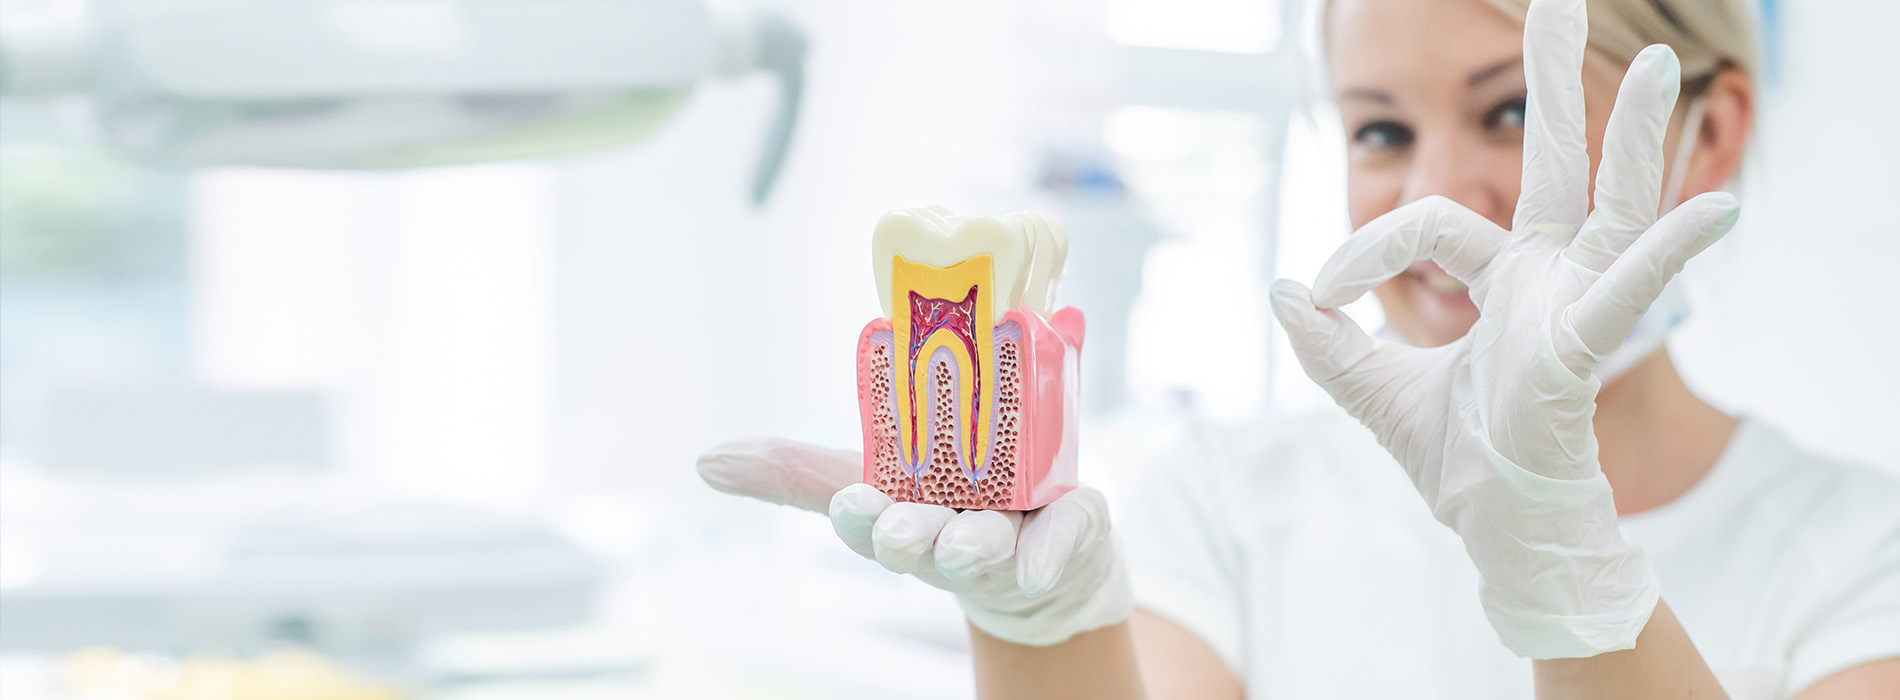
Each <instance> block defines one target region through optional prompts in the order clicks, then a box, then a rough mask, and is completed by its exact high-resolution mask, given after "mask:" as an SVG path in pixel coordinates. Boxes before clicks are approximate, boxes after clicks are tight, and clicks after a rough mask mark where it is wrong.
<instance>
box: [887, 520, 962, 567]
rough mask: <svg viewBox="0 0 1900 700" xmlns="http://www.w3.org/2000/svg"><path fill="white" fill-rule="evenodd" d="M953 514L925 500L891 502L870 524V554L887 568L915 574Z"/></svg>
mask: <svg viewBox="0 0 1900 700" xmlns="http://www.w3.org/2000/svg"><path fill="white" fill-rule="evenodd" d="M956 514H957V512H956V511H954V510H951V509H949V508H945V507H943V506H933V505H930V504H927V503H892V504H891V506H890V507H889V508H885V509H884V512H883V514H881V515H879V516H878V517H877V522H876V523H875V524H873V525H872V526H871V553H872V556H873V557H874V558H876V559H877V563H879V564H883V565H884V568H886V569H890V570H892V571H895V572H897V573H900V574H914V573H917V571H918V569H919V567H918V562H920V561H921V560H922V559H923V556H924V554H926V553H928V552H930V550H931V547H933V546H934V545H935V544H936V542H937V533H939V532H942V531H943V526H944V525H946V524H949V522H950V519H951V518H953V517H956Z"/></svg>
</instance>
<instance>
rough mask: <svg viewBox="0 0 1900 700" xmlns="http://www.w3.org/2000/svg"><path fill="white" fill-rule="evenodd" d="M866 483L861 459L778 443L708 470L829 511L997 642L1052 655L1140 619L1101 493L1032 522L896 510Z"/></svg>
mask: <svg viewBox="0 0 1900 700" xmlns="http://www.w3.org/2000/svg"><path fill="white" fill-rule="evenodd" d="M863 473H864V461H863V458H862V457H861V456H860V455H859V454H858V453H857V452H848V451H843V450H831V449H826V448H823V447H818V446H816V445H808V444H805V443H801V442H794V441H791V440H778V439H772V438H751V439H746V440H735V441H732V442H728V443H725V444H723V445H720V446H718V447H715V448H713V450H712V451H710V452H707V453H706V454H704V455H702V456H700V458H699V476H700V478H703V479H705V480H706V483H707V484H709V485H711V486H712V487H713V488H715V489H718V490H720V491H724V492H726V493H731V494H738V495H741V496H751V497H753V498H758V499H762V500H766V501H771V502H773V503H782V504H785V505H789V506H795V507H798V508H803V509H805V510H810V511H815V512H820V513H823V512H826V511H827V510H828V511H829V512H830V515H831V526H832V529H834V530H836V531H837V533H838V537H839V538H841V539H843V540H844V542H845V544H847V545H850V547H851V549H853V550H856V551H857V552H858V553H859V554H862V555H864V556H866V557H869V558H871V559H875V560H877V562H878V563H879V564H883V565H884V568H887V569H890V570H891V571H895V572H897V573H900V574H911V575H913V576H916V577H917V578H919V579H922V580H923V581H924V582H925V583H928V584H930V585H932V586H936V587H937V588H941V589H943V590H946V591H949V592H951V593H954V594H956V596H957V602H959V603H960V604H962V606H963V612H964V614H965V615H966V616H968V617H969V618H970V622H971V623H972V624H975V625H976V626H977V627H978V628H979V629H982V630H983V631H984V632H987V633H989V634H990V636H993V637H996V638H998V639H1001V640H1004V641H1008V642H1015V643H1017V644H1027V645H1031V646H1048V645H1051V644H1056V643H1058V642H1062V641H1064V640H1067V639H1068V638H1070V637H1073V636H1075V635H1076V634H1079V633H1082V632H1087V631H1089V630H1093V629H1097V628H1100V627H1106V626H1109V625H1112V624H1115V623H1118V622H1121V621H1123V620H1126V619H1128V616H1129V614H1130V613H1131V612H1133V610H1134V598H1133V596H1132V595H1131V594H1130V592H1129V589H1128V577H1127V575H1126V573H1125V572H1124V571H1123V570H1122V563H1121V557H1120V556H1119V555H1118V554H1117V553H1116V550H1115V543H1114V540H1113V539H1112V538H1111V537H1110V536H1109V525H1108V504H1107V503H1106V502H1105V501H1103V500H1102V494H1101V492H1099V491H1096V490H1095V489H1091V488H1087V487H1083V488H1078V489H1076V490H1074V491H1071V492H1069V493H1068V494H1065V495H1063V496H1062V497H1061V498H1058V499H1056V500H1055V501H1054V502H1052V503H1050V504H1049V505H1047V506H1044V507H1042V508H1039V509H1036V510H1033V511H1030V512H1028V513H1021V512H1015V511H989V510H966V511H962V512H958V511H956V510H953V509H950V508H945V507H943V506H933V505H925V504H921V503H893V502H891V499H890V497H889V496H885V495H884V494H883V493H881V492H879V491H878V490H877V489H875V488H872V487H871V486H870V485H869V484H864V483H859V481H860V478H861V477H862V476H863Z"/></svg>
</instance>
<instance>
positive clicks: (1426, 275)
mask: <svg viewBox="0 0 1900 700" xmlns="http://www.w3.org/2000/svg"><path fill="white" fill-rule="evenodd" d="M1412 278H1413V279H1416V280H1418V283H1419V284H1421V285H1424V287H1425V288H1426V289H1427V290H1430V291H1433V292H1437V293H1439V294H1464V293H1465V292H1466V291H1468V290H1469V288H1468V287H1466V286H1465V283H1463V282H1460V281H1458V278H1456V277H1453V276H1451V275H1448V274H1445V273H1444V272H1441V271H1438V270H1414V271H1413V272H1412Z"/></svg>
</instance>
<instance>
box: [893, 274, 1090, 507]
mask: <svg viewBox="0 0 1900 700" xmlns="http://www.w3.org/2000/svg"><path fill="white" fill-rule="evenodd" d="M1084 332H1085V324H1084V322H1083V319H1082V312H1081V311H1078V310H1076V309H1075V308H1074V307H1065V308H1063V309H1060V310H1058V311H1056V312H1055V313H1054V314H1052V315H1051V316H1050V317H1049V318H1048V319H1046V320H1045V319H1044V318H1043V317H1041V316H1039V315H1037V314H1035V313H1031V312H1027V311H1023V310H1012V311H1009V312H1007V313H1005V314H1004V315H1003V318H1002V319H1001V322H1000V323H998V324H997V325H996V333H995V337H996V343H995V347H994V348H991V356H992V358H993V364H992V366H991V367H990V368H987V370H986V371H985V372H984V374H985V375H986V376H989V377H992V378H993V380H992V381H991V382H989V383H990V384H991V385H992V386H991V387H990V388H989V389H988V390H987V391H984V392H983V393H984V394H986V395H987V396H985V397H983V400H982V401H981V402H980V403H981V405H982V406H983V407H984V410H990V411H993V412H994V415H993V420H992V421H991V426H992V428H991V440H990V444H991V447H990V452H989V454H990V456H989V458H988V459H987V460H985V461H984V463H983V464H981V465H978V466H977V467H976V468H975V469H969V468H967V467H966V466H965V465H964V464H963V462H962V460H960V459H958V458H957V455H959V454H963V453H964V450H966V446H965V445H964V444H963V439H964V438H963V437H962V436H959V435H957V430H956V429H955V426H958V425H967V424H968V423H969V421H968V420H967V418H968V417H967V416H965V415H963V414H962V411H963V410H965V405H966V404H967V403H969V401H968V399H967V398H965V397H958V396H956V392H955V391H950V390H947V387H949V386H954V385H955V378H956V373H957V369H956V368H955V367H954V366H952V365H949V364H946V363H943V362H941V361H939V359H938V358H918V359H919V361H920V362H919V372H918V374H919V376H920V384H919V386H918V389H919V391H918V401H919V402H926V401H927V402H929V403H930V406H929V407H928V410H920V411H919V415H920V416H923V415H928V416H930V417H931V418H930V419H929V420H924V421H922V422H921V423H922V424H920V425H919V426H918V429H919V430H920V431H922V432H923V433H924V434H922V435H920V436H919V438H920V440H919V451H920V453H922V454H919V455H918V457H919V459H917V460H916V462H915V463H912V462H911V460H909V459H908V458H907V455H906V454H905V451H904V450H903V449H902V448H901V447H900V445H899V438H898V435H899V432H898V429H897V421H898V419H899V416H898V415H897V407H896V401H895V394H894V392H895V391H897V390H898V389H899V387H900V386H902V385H901V384H900V383H899V378H898V376H897V370H898V369H899V368H900V367H905V363H904V362H903V361H902V360H900V359H899V358H898V357H897V356H896V354H897V351H898V349H899V348H898V347H897V346H896V344H895V343H893V342H892V340H893V339H892V338H891V327H890V323H889V322H888V321H885V320H884V319H881V318H880V319H875V320H873V321H871V323H869V324H867V325H866V326H865V327H864V331H863V332H862V333H860V334H859V336H858V351H857V369H858V408H859V415H860V418H861V423H862V428H863V432H864V481H865V483H868V484H871V485H873V486H875V487H877V488H878V490H880V491H883V492H884V493H885V494H887V495H889V496H891V498H892V499H894V500H898V501H912V502H921V503H933V504H936V505H943V506H949V507H952V508H966V509H969V508H975V509H986V510H1032V509H1035V508H1040V507H1042V506H1044V505H1047V504H1048V503H1049V502H1050V501H1053V500H1055V499H1056V498H1057V497H1059V496H1061V495H1062V494H1064V493H1067V492H1068V491H1070V490H1071V489H1074V488H1075V487H1076V483H1077V481H1076V465H1075V440H1076V428H1077V426H1076V421H1077V418H1078V413H1077V390H1078V388H1079V387H1077V385H1076V377H1077V367H1078V364H1079V361H1080V355H1081V347H1082V339H1083V335H1084Z"/></svg>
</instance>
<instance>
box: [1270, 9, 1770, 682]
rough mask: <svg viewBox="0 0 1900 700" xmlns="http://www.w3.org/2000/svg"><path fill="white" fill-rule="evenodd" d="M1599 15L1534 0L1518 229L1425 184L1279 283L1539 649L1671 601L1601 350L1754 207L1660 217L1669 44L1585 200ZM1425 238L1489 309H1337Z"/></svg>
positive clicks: (1508, 637)
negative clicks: (1631, 487) (1405, 315)
mask: <svg viewBox="0 0 1900 700" xmlns="http://www.w3.org/2000/svg"><path fill="white" fill-rule="evenodd" d="M1585 32H1586V24H1585V18H1584V5H1583V2H1582V0H1537V1H1536V2H1533V3H1532V4H1531V7H1530V12H1529V16H1528V17H1527V18H1526V19H1525V26H1524V64H1525V74H1526V76H1527V80H1528V81H1529V87H1530V98H1529V104H1528V111H1527V114H1526V119H1527V121H1526V124H1525V133H1524V173H1523V193H1522V196H1521V197H1520V198H1519V199H1518V203H1517V210H1516V215H1515V217H1514V218H1513V220H1512V222H1511V229H1512V230H1510V231H1505V230H1503V229H1502V228H1499V227H1498V226H1497V225H1495V224H1493V223H1491V222H1490V221H1487V220H1486V219H1485V218H1484V217H1482V216H1479V215H1478V214H1476V213H1474V212H1472V211H1470V210H1468V209H1465V208H1463V207H1461V206H1458V205H1457V204H1454V203H1452V202H1451V201H1450V200H1448V199H1445V198H1442V197H1430V198H1426V199H1422V200H1419V201H1417V202H1413V203H1411V204H1407V205H1405V206H1403V207H1400V208H1398V209H1396V210H1394V211H1392V212H1391V213H1389V214H1386V215H1385V216H1382V217H1379V218H1378V219H1376V220H1374V221H1372V222H1371V223H1369V224H1367V225H1366V226H1365V227H1364V228H1362V229H1361V230H1360V231H1359V232H1357V233H1355V234H1354V235H1353V236H1352V237H1351V238H1350V239H1348V240H1347V242H1346V243H1345V245H1344V246H1342V247H1341V248H1340V250H1339V251H1338V252H1337V253H1335V254H1334V255H1333V257H1332V259H1331V260H1329V261H1327V263H1326V265H1325V266H1324V267H1323V268H1322V269H1321V271H1320V273H1319V278H1318V280H1317V282H1316V283H1315V285H1314V289H1313V290H1312V291H1311V292H1309V291H1308V290H1307V289H1306V288H1305V287H1303V286H1301V285H1300V284H1299V283H1296V282H1292V281H1287V280H1281V281H1279V282H1277V283H1275V284H1274V287H1273V307H1274V312H1275V315H1277V316H1278V317H1279V319H1280V322H1281V325H1283V326H1284V327H1285V328H1286V332H1287V336H1288V339H1289V340H1290V341H1291V343H1292V345H1293V349H1294V351H1295V352H1296V353H1297V354H1298V356H1299V358H1300V365H1301V366H1302V367H1303V368H1304V369H1305V370H1306V373H1307V375H1308V376H1310V377H1312V378H1313V380H1314V381H1316V382H1318V383H1319V384H1320V386H1322V387H1324V388H1325V389H1326V391H1327V392H1328V393H1329V394H1331V395H1332V397H1333V399H1334V400H1335V401H1337V402H1338V403H1339V405H1340V406H1341V407H1343V408H1345V409H1346V410H1347V411H1348V412H1349V413H1351V414H1352V415H1353V416H1354V417H1356V418H1358V419H1359V421H1360V422H1362V423H1364V424H1365V425H1366V427H1368V428H1371V429H1372V431H1373V432H1374V433H1375V434H1376V435H1377V436H1378V439H1379V442H1380V443H1381V444H1383V445H1384V446H1385V448H1386V449H1387V450H1389V451H1390V452H1391V453H1392V455H1393V456H1394V457H1396V458H1397V459H1398V462H1399V464H1400V465H1402V466H1404V468H1405V471H1406V473H1407V474H1408V475H1410V476H1411V478H1412V483H1413V484H1414V485H1415V486H1417V487H1418V491H1419V494H1420V495H1422V496H1424V498H1425V501H1426V503H1427V504H1429V505H1430V506H1431V510H1432V513H1433V514H1434V515H1435V516H1437V518H1438V520H1439V521H1440V522H1443V523H1444V524H1446V525H1448V526H1450V527H1451V528H1452V529H1453V530H1455V531H1457V533H1458V535H1459V536H1460V537H1462V538H1463V539H1464V544H1465V550H1466V552H1467V553H1468V554H1469V555H1470V557H1471V560H1472V562H1473V563H1474V564H1476V565H1477V569H1478V573H1479V575H1480V577H1481V578H1482V579H1483V588H1482V590H1481V592H1480V597H1481V599H1482V602H1483V604H1484V610H1485V614H1486V615H1487V616H1488V617H1489V619H1490V621H1491V625H1492V626H1493V627H1494V628H1495V629H1496V630H1497V632H1498V636H1499V638H1500V639H1501V640H1502V641H1503V643H1504V645H1505V646H1506V647H1508V648H1509V649H1510V650H1511V651H1513V652H1515V653H1517V654H1518V655H1519V656H1526V657H1531V658H1566V657H1585V656H1594V655H1596V654H1600V653H1603V652H1607V651H1613V650H1618V649H1628V648H1631V647H1633V646H1635V641H1636V636H1637V634H1638V633H1640V632H1641V631H1642V629H1643V626H1644V625H1645V624H1647V623H1648V621H1649V616H1650V613H1651V612H1652V611H1653V610H1654V608H1655V606H1656V601H1657V596H1658V584H1657V581H1656V576H1655V574H1654V573H1653V572H1652V571H1651V568H1650V565H1649V563H1648V561H1647V559H1646V558H1645V557H1644V556H1643V553H1642V551H1641V550H1640V549H1638V548H1637V547H1636V546H1634V545H1632V544H1631V543H1629V542H1627V541H1625V540H1624V539H1623V535H1622V533H1621V532H1620V531H1619V530H1618V529H1617V520H1616V507H1615V504H1614V503H1613V501H1612V499H1611V492H1610V486H1609V483H1608V482H1607V481H1605V480H1604V478H1603V474H1602V471H1601V469H1600V468H1599V465H1598V463H1597V442H1596V436H1595V434H1594V433H1593V431H1592V426H1591V416H1592V415H1593V414H1594V412H1595V410H1596V395H1597V389H1598V386H1599V384H1598V381H1597V379H1596V378H1595V377H1593V376H1592V375H1591V373H1590V370H1591V369H1592V368H1593V367H1595V366H1596V364H1597V362H1598V361H1599V360H1600V359H1601V358H1603V357H1605V356H1607V355H1609V354H1610V353H1611V352H1612V351H1614V350H1615V349H1616V347H1617V346H1618V345H1619V344H1620V343H1621V342H1622V340H1623V338H1624V337H1625V336H1626V335H1627V334H1628V333H1629V331H1630V328H1631V327H1632V326H1633V325H1634V324H1635V323H1636V320H1637V318H1639V317H1640V316H1642V314H1643V312H1644V310H1645V309H1647V308H1648V307H1649V305H1650V303H1651V302H1653V301H1655V299H1656V297H1657V295H1659V294H1660V293H1661V292H1662V289H1663V285H1664V284H1665V283H1666V282H1668V281H1669V279H1670V278H1671V277H1673V276H1675V274H1676V273H1677V272H1678V271H1680V270H1681V269H1682V266H1683V263H1685V262H1686V261H1688V259H1689V258H1690V257H1693V256H1694V255H1695V254H1697V253H1699V252H1701V251H1702V250H1703V249H1704V248H1705V247H1707V246H1708V245H1709V244H1710V243H1713V242H1714V241H1715V240H1716V239H1718V238H1720V237H1721V236H1722V235H1723V234H1725V233H1727V232H1728V230H1729V228H1730V227H1731V226H1732V225H1733V224H1734V223H1735V219H1736V217H1737V215H1738V211H1739V210H1738V208H1737V205H1736V202H1735V199H1734V198H1733V197H1732V196H1730V195H1728V194H1725V193H1710V194H1705V195H1701V196H1698V197H1696V198H1694V199H1691V200H1689V201H1688V202H1686V203H1684V204H1683V205H1682V206H1680V207H1678V208H1676V209H1675V210H1674V211H1672V212H1670V213H1669V214H1668V215H1667V216H1665V217H1663V218H1662V220H1661V221H1656V220H1655V212H1656V210H1657V207H1656V205H1657V199H1658V197H1659V196H1660V192H1661V189H1662V182H1661V178H1662V171H1663V167H1662V165H1663V163H1662V143H1663V133H1664V129H1665V126H1666V125H1667V124H1668V122H1669V112H1670V109H1671V107H1672V106H1673V105H1674V104H1675V101H1676V92H1677V89H1678V86H1679V83H1680V79H1679V73H1678V72H1679V70H1680V69H1679V68H1678V66H1677V63H1676V57H1675V54H1674V53H1672V52H1671V51H1670V50H1669V49H1668V48H1666V47H1663V46H1651V47H1649V48H1648V49H1645V50H1644V51H1643V52H1642V53H1641V54H1640V55H1638V56H1637V57H1636V60H1635V61H1634V62H1633V63H1632V64H1631V65H1630V69H1629V72H1628V74H1627V75H1626V76H1625V78H1624V80H1623V85H1622V87H1621V89H1620V90H1619V91H1618V94H1617V98H1616V106H1615V109H1614V111H1613V112H1612V113H1611V115H1610V122H1609V127H1608V130H1607V132H1606V133H1605V134H1604V137H1603V139H1604V141H1603V157H1602V161H1601V164H1600V166H1599V168H1598V171H1597V179H1596V200H1595V201H1596V208H1595V211H1591V210H1590V198H1589V194H1590V190H1589V187H1590V185H1589V182H1590V180H1589V178H1590V164H1589V156H1588V155H1587V154H1586V152H1585V150H1584V120H1583V87H1582V85H1581V81H1580V78H1579V76H1580V74H1581V72H1582V71H1581V66H1582V63H1583V52H1584V35H1585ZM1426 259H1429V260H1432V261H1434V262H1436V263H1438V265H1439V266H1440V267H1442V268H1444V269H1445V271H1446V272H1447V273H1449V274H1451V275H1452V276H1454V277H1456V278H1458V279H1459V280H1461V281H1463V282H1465V283H1466V284H1468V285H1470V287H1471V299H1472V301H1473V302H1474V303H1476V304H1477V306H1478V309H1479V314H1480V315H1479V318H1478V321H1477V323H1476V324H1475V325H1473V326H1472V328H1471V331H1470V332H1469V333H1467V334H1466V335H1465V336H1464V337H1463V338H1461V339H1459V340H1458V341H1457V342H1454V343H1451V344H1450V345H1445V346H1441V347H1437V348H1414V347H1409V346H1406V345H1402V344H1398V343H1392V342H1388V341H1384V340H1378V339H1374V338H1370V337H1368V336H1367V335H1366V334H1365V333H1364V332H1363V331H1361V330H1360V329H1359V327H1358V326H1357V325H1356V324H1354V323H1353V322H1352V321H1351V320H1350V319H1348V318H1347V317H1346V316H1345V315H1344V314H1342V313H1340V312H1339V311H1338V310H1337V309H1338V307H1340V306H1344V305H1345V304H1347V303H1348V302H1351V301H1353V300H1354V299H1357V298H1358V297H1359V296H1360V295H1361V294H1364V293H1365V292H1366V291H1368V290H1370V289H1372V288H1373V287H1374V286H1377V285H1378V284H1379V283H1381V282H1384V281H1385V280H1387V279H1390V278H1391V277H1393V276H1395V275H1397V274H1398V273H1399V272H1401V271H1403V270H1404V269H1405V268H1406V267H1407V266H1408V265H1410V264H1412V263H1413V262H1415V261H1418V260H1426Z"/></svg>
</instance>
